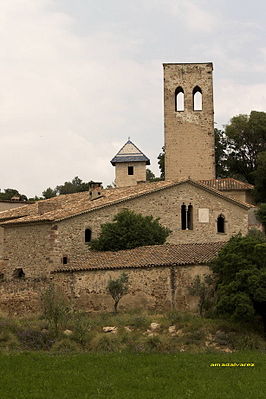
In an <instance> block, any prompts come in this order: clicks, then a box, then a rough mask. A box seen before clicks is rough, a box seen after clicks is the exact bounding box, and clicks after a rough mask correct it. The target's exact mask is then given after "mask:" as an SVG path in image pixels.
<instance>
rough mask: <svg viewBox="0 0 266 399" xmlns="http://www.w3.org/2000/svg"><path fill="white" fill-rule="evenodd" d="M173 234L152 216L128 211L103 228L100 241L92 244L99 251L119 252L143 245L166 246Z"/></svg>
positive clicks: (94, 241) (124, 211) (120, 213)
mask: <svg viewBox="0 0 266 399" xmlns="http://www.w3.org/2000/svg"><path fill="white" fill-rule="evenodd" d="M170 233H171V230H169V229H168V228H166V227H163V226H161V225H160V223H159V219H153V217H152V216H142V215H141V214H136V213H134V212H132V211H130V210H128V209H126V210H123V211H121V212H119V213H118V214H117V215H116V216H115V217H114V221H113V222H112V223H105V224H103V225H102V226H101V234H100V236H99V238H98V239H96V240H93V241H92V242H91V246H90V247H91V249H93V250H97V251H119V250H122V249H132V248H136V247H140V246H143V245H157V244H164V243H165V241H166V238H167V237H168V236H169V234H170Z"/></svg>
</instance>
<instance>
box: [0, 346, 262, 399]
mask: <svg viewBox="0 0 266 399" xmlns="http://www.w3.org/2000/svg"><path fill="white" fill-rule="evenodd" d="M223 362H230V363H233V362H246V363H247V362H254V363H255V366H254V367H210V364H211V363H223ZM265 376H266V354H265V353H262V352H259V351H249V352H238V353H230V354H225V353H198V354H192V353H177V354H144V353H141V354H129V353H108V354H100V353H98V354H96V353H82V354H80V353H79V354H71V355H70V354H68V355H58V354H51V353H32V352H24V353H15V352H14V353H5V354H4V353H2V354H0V378H1V383H0V398H1V399H94V398H95V399H97V398H104V399H109V398H110V399H129V398H132V399H133V398H134V399H157V398H158V399H159V398H165V399H176V398H177V399H179V398H180V399H186V398H195V399H208V398H212V399H231V398H232V399H252V398H254V399H264V398H265V396H266V378H265Z"/></svg>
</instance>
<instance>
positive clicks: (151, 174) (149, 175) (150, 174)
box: [146, 169, 162, 182]
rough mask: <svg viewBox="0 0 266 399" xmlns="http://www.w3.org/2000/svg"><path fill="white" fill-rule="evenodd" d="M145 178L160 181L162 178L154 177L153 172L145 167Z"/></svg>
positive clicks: (150, 180)
mask: <svg viewBox="0 0 266 399" xmlns="http://www.w3.org/2000/svg"><path fill="white" fill-rule="evenodd" d="M146 180H147V181H149V182H153V181H160V180H162V179H161V178H160V177H156V176H155V174H154V173H153V172H152V171H151V170H150V169H146Z"/></svg>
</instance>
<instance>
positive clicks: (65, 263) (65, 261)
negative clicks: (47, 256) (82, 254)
mask: <svg viewBox="0 0 266 399" xmlns="http://www.w3.org/2000/svg"><path fill="white" fill-rule="evenodd" d="M62 263H63V265H67V263H68V258H67V256H63V259H62Z"/></svg>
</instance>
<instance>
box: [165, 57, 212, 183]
mask: <svg viewBox="0 0 266 399" xmlns="http://www.w3.org/2000/svg"><path fill="white" fill-rule="evenodd" d="M163 67H164V135H165V179H166V180H181V179H187V178H189V177H190V178H191V179H194V180H208V179H215V151H214V122H213V83H212V70H213V66H212V63H199V64H190V63H189V64H163Z"/></svg>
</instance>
